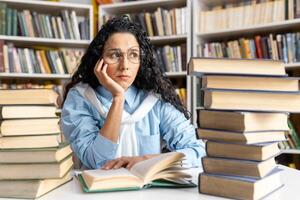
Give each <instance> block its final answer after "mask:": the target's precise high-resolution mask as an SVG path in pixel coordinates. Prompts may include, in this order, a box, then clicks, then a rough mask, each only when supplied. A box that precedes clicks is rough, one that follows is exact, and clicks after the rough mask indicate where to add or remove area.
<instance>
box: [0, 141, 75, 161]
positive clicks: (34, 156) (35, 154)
mask: <svg viewBox="0 0 300 200" xmlns="http://www.w3.org/2000/svg"><path fill="white" fill-rule="evenodd" d="M71 154H72V149H71V147H70V145H68V144H67V143H60V144H59V146H58V147H52V148H32V149H21V148H20V149H1V150H0V163H14V164H15V163H52V162H60V161H62V160H63V159H64V158H66V157H67V156H69V155H71Z"/></svg>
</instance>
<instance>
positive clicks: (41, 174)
mask: <svg viewBox="0 0 300 200" xmlns="http://www.w3.org/2000/svg"><path fill="white" fill-rule="evenodd" d="M72 167H73V161H72V156H68V157H66V158H64V159H63V160H62V161H60V162H52V163H1V164H0V169H1V170H0V180H15V179H46V178H51V179H52V178H62V177H63V176H64V175H66V174H67V173H68V172H69V171H70V169H71V168H72Z"/></svg>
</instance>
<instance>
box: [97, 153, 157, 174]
mask: <svg viewBox="0 0 300 200" xmlns="http://www.w3.org/2000/svg"><path fill="white" fill-rule="evenodd" d="M157 155H159V154H151V155H144V156H132V157H126V156H122V157H120V158H117V159H114V160H110V161H108V162H107V163H106V164H105V165H103V167H102V168H101V169H104V170H108V169H119V168H122V167H124V168H127V169H130V168H131V167H132V166H133V165H135V164H136V163H138V162H141V161H143V160H147V159H149V158H153V157H155V156H157Z"/></svg>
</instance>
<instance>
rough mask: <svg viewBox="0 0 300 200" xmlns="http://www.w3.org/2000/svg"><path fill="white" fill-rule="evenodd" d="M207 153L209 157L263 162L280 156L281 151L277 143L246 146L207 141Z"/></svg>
mask: <svg viewBox="0 0 300 200" xmlns="http://www.w3.org/2000/svg"><path fill="white" fill-rule="evenodd" d="M206 153H207V156H209V157H221V158H233V159H242V160H254V161H263V160H267V159H269V158H271V157H274V156H275V155H277V154H279V153H280V150H279V148H278V145H277V142H268V143H259V144H247V145H245V144H237V143H229V142H228V143H227V142H216V141H207V142H206Z"/></svg>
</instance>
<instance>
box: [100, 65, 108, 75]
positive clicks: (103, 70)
mask: <svg viewBox="0 0 300 200" xmlns="http://www.w3.org/2000/svg"><path fill="white" fill-rule="evenodd" d="M107 66H108V64H106V63H105V64H104V65H103V67H102V69H101V71H102V72H103V73H106V70H107Z"/></svg>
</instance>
